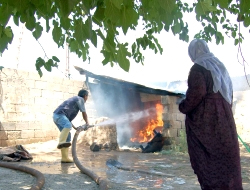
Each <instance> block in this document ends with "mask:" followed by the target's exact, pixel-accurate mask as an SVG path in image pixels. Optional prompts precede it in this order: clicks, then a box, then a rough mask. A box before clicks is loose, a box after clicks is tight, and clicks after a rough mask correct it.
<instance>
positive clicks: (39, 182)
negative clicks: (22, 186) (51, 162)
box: [0, 162, 45, 190]
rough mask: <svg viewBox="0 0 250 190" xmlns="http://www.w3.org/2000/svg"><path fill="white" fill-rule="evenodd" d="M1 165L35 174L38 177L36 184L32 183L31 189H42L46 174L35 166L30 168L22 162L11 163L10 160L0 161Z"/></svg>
mask: <svg viewBox="0 0 250 190" xmlns="http://www.w3.org/2000/svg"><path fill="white" fill-rule="evenodd" d="M0 167H4V168H9V169H13V170H19V171H22V172H25V173H28V174H31V175H33V176H35V177H36V179H37V181H36V184H34V185H32V187H31V188H30V190H40V189H41V188H42V187H43V185H44V183H45V178H44V175H43V174H42V173H41V172H39V171H38V170H35V169H33V168H29V167H26V166H22V165H20V164H15V163H10V162H0Z"/></svg>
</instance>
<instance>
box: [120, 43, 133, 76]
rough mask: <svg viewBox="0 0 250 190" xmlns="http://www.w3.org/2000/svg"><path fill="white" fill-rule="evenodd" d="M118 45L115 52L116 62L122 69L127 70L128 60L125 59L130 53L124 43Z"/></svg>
mask: <svg viewBox="0 0 250 190" xmlns="http://www.w3.org/2000/svg"><path fill="white" fill-rule="evenodd" d="M118 47H119V49H118V52H117V62H118V64H119V66H120V67H121V68H122V69H123V70H124V71H127V72H128V71H129V67H130V62H129V60H128V59H127V56H128V57H130V56H131V55H130V53H129V52H128V50H127V48H126V45H125V44H119V46H118Z"/></svg>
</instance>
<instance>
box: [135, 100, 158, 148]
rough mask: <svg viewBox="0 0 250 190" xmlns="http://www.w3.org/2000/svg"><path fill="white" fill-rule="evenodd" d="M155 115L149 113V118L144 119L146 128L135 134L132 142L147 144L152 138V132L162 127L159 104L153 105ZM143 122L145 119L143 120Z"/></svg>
mask: <svg viewBox="0 0 250 190" xmlns="http://www.w3.org/2000/svg"><path fill="white" fill-rule="evenodd" d="M155 110H156V113H150V115H149V117H148V118H147V119H146V126H145V127H143V129H141V130H138V131H137V132H136V135H135V136H136V137H134V138H131V139H130V141H132V142H140V143H143V142H148V141H150V140H151V139H152V138H153V137H154V132H153V130H154V129H155V128H157V127H161V128H162V126H163V121H162V112H163V106H162V105H161V104H159V103H158V104H156V105H155ZM144 120H145V119H144Z"/></svg>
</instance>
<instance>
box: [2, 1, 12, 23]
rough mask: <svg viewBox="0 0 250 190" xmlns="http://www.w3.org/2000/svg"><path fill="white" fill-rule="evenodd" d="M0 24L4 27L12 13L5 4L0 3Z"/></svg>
mask: <svg viewBox="0 0 250 190" xmlns="http://www.w3.org/2000/svg"><path fill="white" fill-rule="evenodd" d="M0 5H1V6H0V24H1V25H3V26H6V24H7V23H8V21H9V19H10V16H11V13H12V9H11V7H10V6H9V5H8V4H7V5H6V4H2V3H0Z"/></svg>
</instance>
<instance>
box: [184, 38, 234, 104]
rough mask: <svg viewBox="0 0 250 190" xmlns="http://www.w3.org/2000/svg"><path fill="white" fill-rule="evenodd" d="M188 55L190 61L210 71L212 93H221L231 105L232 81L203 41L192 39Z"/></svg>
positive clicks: (222, 65)
mask: <svg viewBox="0 0 250 190" xmlns="http://www.w3.org/2000/svg"><path fill="white" fill-rule="evenodd" d="M188 54H189V57H190V58H191V59H192V61H193V62H194V63H196V64H198V65H200V66H202V67H204V68H205V69H207V70H209V71H211V74H212V78H213V82H214V86H213V91H214V92H215V93H217V92H218V91H219V92H220V93H221V95H222V96H223V98H224V99H225V100H226V101H227V102H228V103H229V104H231V102H232V93H233V87H232V81H231V79H230V76H229V74H228V72H227V69H226V67H225V66H224V64H223V63H222V62H220V60H219V59H218V58H216V57H215V56H214V55H213V54H212V53H211V52H210V50H209V48H208V46H207V43H206V42H205V41H204V40H200V39H194V40H192V41H191V43H190V44H189V47H188Z"/></svg>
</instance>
